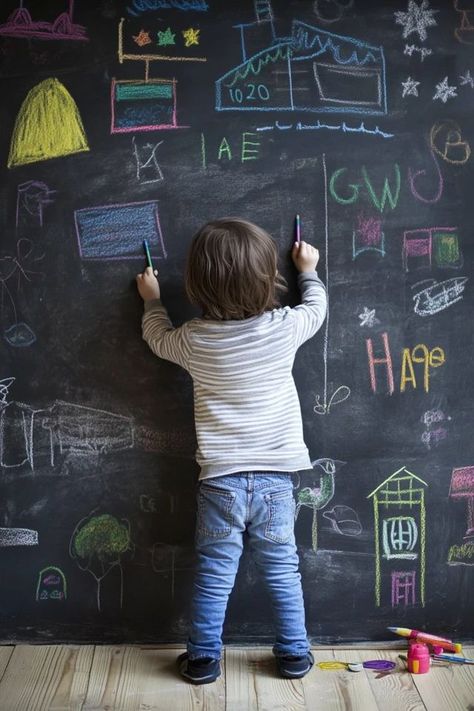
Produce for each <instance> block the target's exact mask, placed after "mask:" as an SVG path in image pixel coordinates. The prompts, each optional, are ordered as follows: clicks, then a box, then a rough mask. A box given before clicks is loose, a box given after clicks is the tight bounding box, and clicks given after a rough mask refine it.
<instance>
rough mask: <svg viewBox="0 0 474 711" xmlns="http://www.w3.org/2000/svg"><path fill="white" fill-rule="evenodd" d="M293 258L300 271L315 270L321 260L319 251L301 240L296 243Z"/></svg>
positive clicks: (292, 251) (292, 252)
mask: <svg viewBox="0 0 474 711" xmlns="http://www.w3.org/2000/svg"><path fill="white" fill-rule="evenodd" d="M291 258H292V259H293V264H294V265H295V267H296V268H297V270H298V271H299V272H314V270H315V269H316V267H317V265H318V262H319V251H318V250H317V249H316V247H313V246H312V245H311V244H308V243H307V242H303V240H301V241H299V242H295V243H294V245H293V249H292V250H291Z"/></svg>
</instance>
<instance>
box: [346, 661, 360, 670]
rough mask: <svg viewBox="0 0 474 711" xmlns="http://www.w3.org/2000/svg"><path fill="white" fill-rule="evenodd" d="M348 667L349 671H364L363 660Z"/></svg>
mask: <svg viewBox="0 0 474 711" xmlns="http://www.w3.org/2000/svg"><path fill="white" fill-rule="evenodd" d="M347 668H348V669H349V671H353V672H358V671H363V669H364V665H363V664H362V662H358V663H354V664H348V665H347Z"/></svg>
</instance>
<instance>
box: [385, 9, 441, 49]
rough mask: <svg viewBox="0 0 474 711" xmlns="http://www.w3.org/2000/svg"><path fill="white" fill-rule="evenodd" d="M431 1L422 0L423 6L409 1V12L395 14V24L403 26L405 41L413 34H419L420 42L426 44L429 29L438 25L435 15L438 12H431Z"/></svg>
mask: <svg viewBox="0 0 474 711" xmlns="http://www.w3.org/2000/svg"><path fill="white" fill-rule="evenodd" d="M428 8H429V1H428V0H422V3H421V5H417V4H416V2H414V0H408V11H407V12H395V13H394V15H395V24H396V25H403V39H406V38H407V37H408V36H409V35H411V34H412V33H413V32H417V33H418V36H419V38H420V40H421V41H422V42H424V41H425V40H426V39H427V37H428V34H427V32H426V28H427V27H433V26H434V25H437V24H438V23H437V22H436V20H435V19H434V17H433V15H434V14H435V13H436V12H438V10H429V9H428Z"/></svg>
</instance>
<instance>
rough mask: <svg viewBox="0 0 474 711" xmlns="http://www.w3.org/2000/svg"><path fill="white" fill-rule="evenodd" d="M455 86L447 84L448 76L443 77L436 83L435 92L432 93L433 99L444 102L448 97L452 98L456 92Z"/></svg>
mask: <svg viewBox="0 0 474 711" xmlns="http://www.w3.org/2000/svg"><path fill="white" fill-rule="evenodd" d="M456 89H457V86H449V84H448V77H444V79H443V81H440V82H439V84H436V92H435V93H434V94H433V101H434V100H435V99H440V101H442V102H443V104H445V103H446V102H447V100H448V99H453V98H454V97H455V96H457V94H456Z"/></svg>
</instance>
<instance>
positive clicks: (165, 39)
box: [158, 27, 176, 47]
mask: <svg viewBox="0 0 474 711" xmlns="http://www.w3.org/2000/svg"><path fill="white" fill-rule="evenodd" d="M175 37H176V35H175V34H174V33H173V32H171V27H168V28H167V29H166V30H165V31H164V32H158V45H159V46H161V47H164V46H165V45H168V44H176V42H175Z"/></svg>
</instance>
